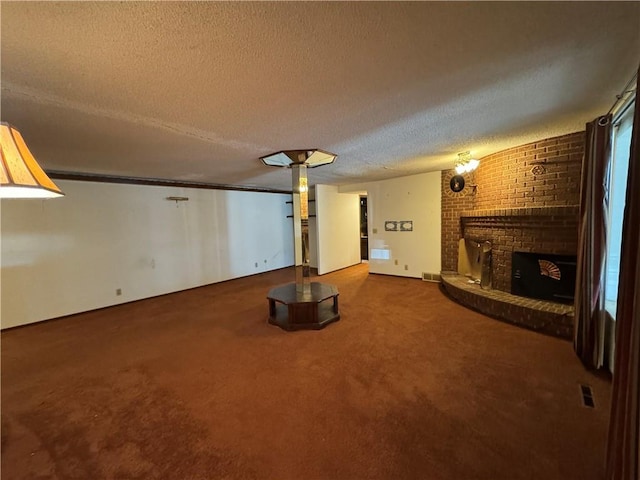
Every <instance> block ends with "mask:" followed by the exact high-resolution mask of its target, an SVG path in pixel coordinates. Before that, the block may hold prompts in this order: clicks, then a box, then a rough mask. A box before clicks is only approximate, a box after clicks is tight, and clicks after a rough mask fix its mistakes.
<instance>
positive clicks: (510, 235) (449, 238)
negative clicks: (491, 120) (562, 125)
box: [441, 132, 584, 293]
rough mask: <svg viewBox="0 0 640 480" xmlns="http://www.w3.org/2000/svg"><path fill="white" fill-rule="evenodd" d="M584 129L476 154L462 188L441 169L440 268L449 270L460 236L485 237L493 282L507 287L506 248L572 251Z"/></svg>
mask: <svg viewBox="0 0 640 480" xmlns="http://www.w3.org/2000/svg"><path fill="white" fill-rule="evenodd" d="M583 154H584V132H577V133H573V134H569V135H563V136H560V137H554V138H548V139H544V140H540V141H537V142H533V143H530V144H527V145H522V146H519V147H515V148H511V149H508V150H504V151H502V152H498V153H495V154H493V155H489V156H487V157H484V158H482V159H480V166H479V167H478V169H477V170H476V171H475V172H472V173H470V174H466V175H465V180H466V183H465V188H464V189H463V190H462V192H452V191H451V189H450V186H449V183H450V180H451V177H452V176H453V175H455V172H454V171H453V170H449V171H443V172H442V247H441V248H442V271H443V272H455V271H456V270H457V265H458V243H459V240H460V239H461V238H465V239H468V240H473V241H475V242H484V241H489V242H491V244H492V248H493V250H492V267H491V273H492V286H493V288H494V289H495V290H498V291H501V292H507V293H510V292H511V256H512V253H513V252H536V253H544V254H555V255H576V252H577V241H578V214H579V207H578V205H579V203H580V172H581V165H582V157H583Z"/></svg>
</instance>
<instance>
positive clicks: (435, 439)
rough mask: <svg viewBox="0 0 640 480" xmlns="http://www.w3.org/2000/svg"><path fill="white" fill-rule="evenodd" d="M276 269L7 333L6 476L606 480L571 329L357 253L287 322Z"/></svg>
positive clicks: (605, 399)
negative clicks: (472, 303) (334, 307)
mask: <svg viewBox="0 0 640 480" xmlns="http://www.w3.org/2000/svg"><path fill="white" fill-rule="evenodd" d="M292 277H293V271H292V269H285V270H280V271H276V272H270V273H266V274H262V275H257V276H254V277H249V278H243V279H238V280H233V281H229V282H225V283H222V284H217V285H212V286H208V287H202V288H198V289H194V290H190V291H185V292H180V293H176V294H172V295H166V296H162V297H157V298H154V299H149V300H143V301H139V302H134V303H130V304H126V305H121V306H117V307H111V308H107V309H102V310H98V311H94V312H88V313H84V314H80V315H75V316H71V317H67V318H64V319H60V320H56V321H51V322H45V323H41V324H37V325H32V326H27V327H22V328H18V329H13V330H9V331H6V332H3V333H2V464H1V466H2V479H3V480H9V479H41V480H43V479H82V480H94V479H172V480H173V479H175V480H186V479H203V480H204V479H226V478H238V479H251V478H261V479H283V480H285V479H411V478H415V479H434V480H436V479H443V480H444V479H456V480H457V479H509V480H515V479H544V480H553V479H563V480H564V479H576V480H578V479H579V480H590V479H599V478H602V474H603V470H602V464H603V454H604V448H605V436H606V426H607V421H608V411H609V396H610V384H609V381H608V380H607V379H603V378H600V377H597V376H595V375H593V374H592V373H589V372H587V371H585V370H584V369H583V367H582V366H581V364H580V362H579V361H578V359H577V358H576V357H575V355H574V354H573V351H572V348H571V344H570V343H569V342H566V341H562V340H558V339H555V338H551V337H547V336H544V335H541V334H538V333H534V332H531V331H527V330H523V329H520V328H518V327H515V326H512V325H508V324H505V323H501V322H499V321H496V320H493V319H490V318H487V317H485V316H483V315H481V314H479V313H475V312H473V311H470V310H467V309H466V308H464V307H462V306H460V305H458V304H456V303H454V302H452V301H451V300H450V299H448V298H447V297H446V296H444V295H443V294H442V292H441V291H440V289H439V287H438V285H437V284H433V283H425V282H422V281H420V280H415V279H404V278H396V277H388V276H381V275H368V274H367V266H366V265H359V266H356V267H352V268H348V269H345V270H342V271H339V272H335V273H332V274H329V275H325V276H323V277H322V278H321V281H323V282H325V283H333V284H335V285H337V286H338V288H339V289H340V307H341V314H342V320H341V321H340V322H338V323H335V324H333V325H330V326H329V327H327V328H326V329H324V330H320V331H302V332H292V333H288V332H284V331H282V330H280V329H279V328H277V327H274V326H271V325H269V324H267V322H266V318H267V311H268V309H267V300H266V298H265V297H266V293H267V291H268V289H269V288H270V287H271V286H274V285H278V284H283V283H287V282H289V281H290V280H291V279H292ZM582 383H585V384H589V385H591V386H592V387H593V389H594V393H595V402H596V408H594V409H590V408H586V407H583V406H582V404H581V397H580V393H579V385H580V384H582Z"/></svg>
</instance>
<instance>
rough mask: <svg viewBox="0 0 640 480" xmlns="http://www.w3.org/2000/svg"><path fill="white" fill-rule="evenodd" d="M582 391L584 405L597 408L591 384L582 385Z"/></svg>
mask: <svg viewBox="0 0 640 480" xmlns="http://www.w3.org/2000/svg"><path fill="white" fill-rule="evenodd" d="M580 393H581V395H582V405H583V406H585V407H589V408H595V406H596V404H595V402H594V400H593V390H591V387H590V386H589V385H580Z"/></svg>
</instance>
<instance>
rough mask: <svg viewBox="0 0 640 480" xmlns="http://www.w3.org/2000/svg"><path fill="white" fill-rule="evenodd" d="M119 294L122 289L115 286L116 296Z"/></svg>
mask: <svg viewBox="0 0 640 480" xmlns="http://www.w3.org/2000/svg"><path fill="white" fill-rule="evenodd" d="M120 295H122V289H121V288H116V296H120Z"/></svg>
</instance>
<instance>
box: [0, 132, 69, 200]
mask: <svg viewBox="0 0 640 480" xmlns="http://www.w3.org/2000/svg"><path fill="white" fill-rule="evenodd" d="M62 195H64V193H62V191H61V190H60V189H59V188H58V187H57V186H56V184H55V183H53V182H52V181H51V179H50V178H49V177H48V176H47V174H46V173H44V170H42V168H40V165H38V162H36V159H35V158H33V155H31V152H30V151H29V149H28V148H27V145H26V144H25V143H24V139H23V138H22V135H20V132H18V130H16V129H15V128H13V127H12V126H11V125H9V124H8V123H5V122H2V123H0V198H53V197H61V196H62Z"/></svg>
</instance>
